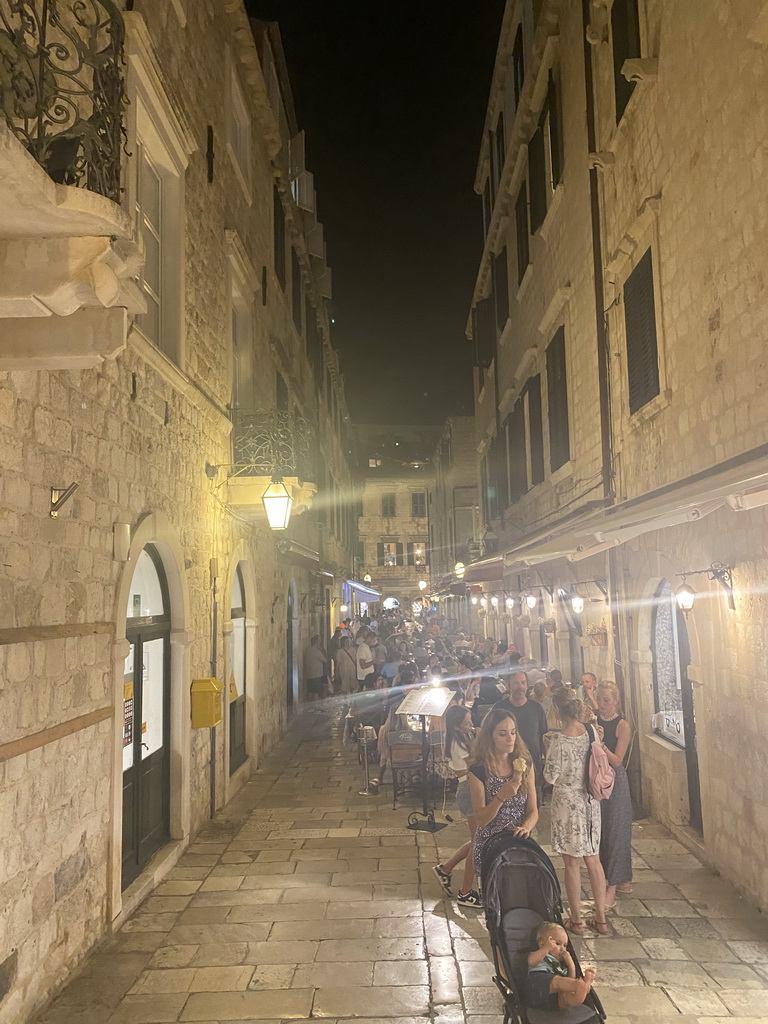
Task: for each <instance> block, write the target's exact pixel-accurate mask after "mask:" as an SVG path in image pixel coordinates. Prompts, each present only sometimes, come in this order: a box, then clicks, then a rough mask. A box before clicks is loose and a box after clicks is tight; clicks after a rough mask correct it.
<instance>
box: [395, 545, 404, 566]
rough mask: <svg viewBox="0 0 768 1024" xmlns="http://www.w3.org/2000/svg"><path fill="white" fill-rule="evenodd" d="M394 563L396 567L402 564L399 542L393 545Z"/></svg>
mask: <svg viewBox="0 0 768 1024" xmlns="http://www.w3.org/2000/svg"><path fill="white" fill-rule="evenodd" d="M395 553H396V561H397V564H398V565H402V564H403V545H402V544H400V543H399V542H398V543H397V544H396V545H395Z"/></svg>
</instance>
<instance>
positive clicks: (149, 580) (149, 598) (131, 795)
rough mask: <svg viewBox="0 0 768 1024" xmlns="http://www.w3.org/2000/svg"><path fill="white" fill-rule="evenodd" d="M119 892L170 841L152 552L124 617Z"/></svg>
mask: <svg viewBox="0 0 768 1024" xmlns="http://www.w3.org/2000/svg"><path fill="white" fill-rule="evenodd" d="M125 615H126V628H125V635H126V639H127V640H128V643H129V644H130V650H129V652H128V657H127V658H126V659H125V669H124V676H123V850H122V887H123V888H125V887H126V886H127V885H129V884H130V883H131V882H132V881H133V880H134V878H136V876H137V875H138V874H139V873H140V872H141V871H142V869H143V868H144V867H145V866H146V864H147V863H148V862H149V859H150V858H151V857H152V855H153V854H154V853H155V852H156V851H157V850H158V849H159V848H160V847H161V846H162V845H163V844H164V843H165V842H167V841H168V838H169V834H170V833H169V815H170V747H171V743H170V739H171V734H170V635H171V634H170V629H171V620H170V606H169V601H168V588H167V585H166V581H165V574H164V572H163V567H162V563H161V561H160V557H159V555H158V553H157V551H156V550H155V549H154V548H153V547H152V546H150V545H148V546H147V547H146V548H144V550H143V551H142V552H141V554H140V555H139V557H138V559H137V561H136V568H135V570H134V573H133V578H132V580H131V587H130V591H129V594H128V606H127V608H126V610H125Z"/></svg>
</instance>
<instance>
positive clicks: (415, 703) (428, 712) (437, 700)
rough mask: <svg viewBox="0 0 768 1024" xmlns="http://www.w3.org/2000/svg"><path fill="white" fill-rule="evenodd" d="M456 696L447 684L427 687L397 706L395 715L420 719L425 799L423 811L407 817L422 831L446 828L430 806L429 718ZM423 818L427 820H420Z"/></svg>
mask: <svg viewBox="0 0 768 1024" xmlns="http://www.w3.org/2000/svg"><path fill="white" fill-rule="evenodd" d="M453 697H454V692H453V690H448V689H446V688H445V687H444V686H425V687H423V688H422V689H420V690H412V691H411V692H410V693H409V694H407V695H406V697H405V699H404V700H403V701H402V703H401V704H399V705H398V708H397V711H396V714H398V715H416V716H418V717H419V718H421V755H422V769H421V772H422V774H421V780H422V799H423V811H422V813H421V814H419V812H418V811H414V812H413V813H412V814H410V815H409V816H408V826H407V827H408V828H410V829H412V830H414V831H420V832H438V831H439V830H440V829H441V828H445V823H443V822H439V821H435V812H434V811H433V810H432V809H431V808H430V807H429V795H428V785H427V761H428V759H429V748H428V744H427V719H428V718H430V717H436V718H441V717H442V715H443V714H444V713H445V709H446V708H447V707H448V705H449V704H450V703H451V701H452V700H453ZM419 818H424V819H425V820H424V821H419Z"/></svg>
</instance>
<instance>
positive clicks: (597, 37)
mask: <svg viewBox="0 0 768 1024" xmlns="http://www.w3.org/2000/svg"><path fill="white" fill-rule="evenodd" d="M586 36H587V42H588V43H589V45H590V46H599V45H600V44H601V43H607V42H608V26H607V25H603V26H602V27H600V26H598V25H594V24H592V25H588V26H587V32H586Z"/></svg>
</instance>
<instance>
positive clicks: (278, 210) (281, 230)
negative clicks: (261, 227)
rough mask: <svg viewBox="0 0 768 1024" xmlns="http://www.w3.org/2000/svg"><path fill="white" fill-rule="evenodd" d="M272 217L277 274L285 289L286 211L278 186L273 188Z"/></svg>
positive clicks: (281, 285)
mask: <svg viewBox="0 0 768 1024" xmlns="http://www.w3.org/2000/svg"><path fill="white" fill-rule="evenodd" d="M272 218H273V224H272V227H273V231H274V254H273V255H274V260H275V276H276V277H277V280H278V281H279V282H280V287H281V288H283V289H285V211H284V210H283V201H282V199H281V198H280V193H279V192H278V191H277V189H276V188H273V189H272Z"/></svg>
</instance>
